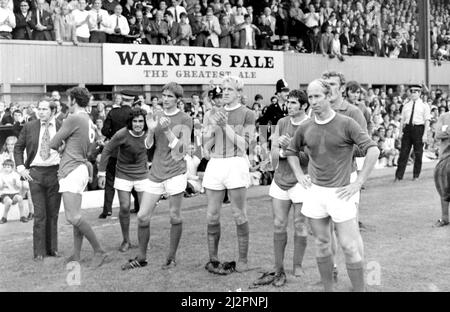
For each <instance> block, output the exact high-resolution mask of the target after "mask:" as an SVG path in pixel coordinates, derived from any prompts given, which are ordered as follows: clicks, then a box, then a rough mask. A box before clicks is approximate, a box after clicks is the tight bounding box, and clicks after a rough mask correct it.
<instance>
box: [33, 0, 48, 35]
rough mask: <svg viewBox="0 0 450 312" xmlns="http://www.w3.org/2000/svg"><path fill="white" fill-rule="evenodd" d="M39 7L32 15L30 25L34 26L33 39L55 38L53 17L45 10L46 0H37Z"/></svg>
mask: <svg viewBox="0 0 450 312" xmlns="http://www.w3.org/2000/svg"><path fill="white" fill-rule="evenodd" d="M36 4H37V8H36V10H35V11H33V14H32V15H31V21H30V25H31V28H33V30H34V31H33V35H32V39H33V40H41V41H52V40H53V19H52V16H51V14H50V13H48V12H47V11H45V10H44V4H45V0H37V1H36Z"/></svg>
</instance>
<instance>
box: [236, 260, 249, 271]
mask: <svg viewBox="0 0 450 312" xmlns="http://www.w3.org/2000/svg"><path fill="white" fill-rule="evenodd" d="M247 271H248V263H247V262H243V261H238V262H237V263H236V272H238V273H242V272H247Z"/></svg>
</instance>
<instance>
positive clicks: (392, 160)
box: [382, 129, 400, 167]
mask: <svg viewBox="0 0 450 312" xmlns="http://www.w3.org/2000/svg"><path fill="white" fill-rule="evenodd" d="M382 153H383V154H384V155H385V156H386V158H387V166H388V167H395V166H397V161H398V155H399V154H400V151H399V150H398V149H396V148H395V138H394V133H393V131H392V130H391V129H388V130H387V131H386V137H385V138H384V142H383V151H382Z"/></svg>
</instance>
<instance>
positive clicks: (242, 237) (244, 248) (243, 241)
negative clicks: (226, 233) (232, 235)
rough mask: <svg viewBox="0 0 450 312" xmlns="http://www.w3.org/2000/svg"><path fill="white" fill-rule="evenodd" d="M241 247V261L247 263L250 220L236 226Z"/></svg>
mask: <svg viewBox="0 0 450 312" xmlns="http://www.w3.org/2000/svg"><path fill="white" fill-rule="evenodd" d="M236 232H237V237H238V247H239V261H240V262H244V263H247V255H248V242H249V227H248V222H245V223H243V224H239V225H237V226H236Z"/></svg>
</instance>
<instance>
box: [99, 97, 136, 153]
mask: <svg viewBox="0 0 450 312" xmlns="http://www.w3.org/2000/svg"><path fill="white" fill-rule="evenodd" d="M131 111H132V108H131V107H130V106H126V105H124V106H122V107H117V108H113V109H112V110H111V111H110V112H109V113H108V115H107V116H106V119H105V122H104V123H103V128H102V134H103V135H104V136H105V137H106V138H107V139H108V140H111V138H112V137H113V135H114V134H116V132H117V131H119V130H120V129H122V128H123V127H126V126H127V122H128V119H130V116H131ZM118 152H119V150H118V149H116V150H114V151H113V152H112V153H111V154H112V157H117V153H118Z"/></svg>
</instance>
